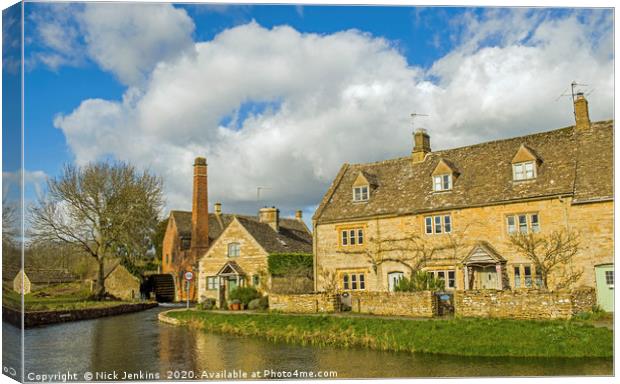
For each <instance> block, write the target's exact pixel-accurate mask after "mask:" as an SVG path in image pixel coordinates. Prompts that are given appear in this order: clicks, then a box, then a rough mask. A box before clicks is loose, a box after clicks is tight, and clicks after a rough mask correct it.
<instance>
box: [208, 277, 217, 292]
mask: <svg viewBox="0 0 620 384" xmlns="http://www.w3.org/2000/svg"><path fill="white" fill-rule="evenodd" d="M207 289H208V290H214V289H217V276H209V277H207Z"/></svg>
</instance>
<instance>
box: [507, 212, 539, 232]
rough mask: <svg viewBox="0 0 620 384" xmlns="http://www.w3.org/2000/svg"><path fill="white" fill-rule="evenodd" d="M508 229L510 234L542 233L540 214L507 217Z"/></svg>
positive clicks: (520, 214) (521, 214)
mask: <svg viewBox="0 0 620 384" xmlns="http://www.w3.org/2000/svg"><path fill="white" fill-rule="evenodd" d="M506 229H507V231H508V234H511V235H512V234H514V233H517V232H519V233H524V234H527V233H530V232H532V233H537V232H540V221H539V217H538V213H519V214H516V215H509V216H506Z"/></svg>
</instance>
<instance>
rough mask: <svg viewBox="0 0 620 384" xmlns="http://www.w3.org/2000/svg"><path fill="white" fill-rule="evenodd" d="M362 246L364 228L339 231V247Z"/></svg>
mask: <svg viewBox="0 0 620 384" xmlns="http://www.w3.org/2000/svg"><path fill="white" fill-rule="evenodd" d="M356 245H364V228H347V229H341V230H340V246H342V247H348V246H356Z"/></svg>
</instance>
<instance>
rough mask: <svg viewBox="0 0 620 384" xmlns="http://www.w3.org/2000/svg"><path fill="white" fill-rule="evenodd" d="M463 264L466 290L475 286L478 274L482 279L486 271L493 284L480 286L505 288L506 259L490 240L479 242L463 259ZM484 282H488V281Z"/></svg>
mask: <svg viewBox="0 0 620 384" xmlns="http://www.w3.org/2000/svg"><path fill="white" fill-rule="evenodd" d="M461 264H462V265H463V272H464V273H463V276H464V279H465V289H466V290H467V289H473V288H474V283H475V279H476V277H475V276H476V275H478V278H480V279H481V276H482V273H486V276H488V278H489V281H490V282H491V286H488V285H483V286H479V287H478V288H486V289H499V290H501V289H503V278H502V277H503V270H504V269H505V265H506V259H504V258H503V257H502V256H501V255H500V254H499V253H498V252H497V251H496V250H495V248H493V247H492V246H491V244H489V243H488V242H486V241H480V242H478V244H476V245H475V246H474V247H473V248H472V250H471V251H470V252H469V254H468V255H467V256H466V257H465V258H464V259H463V261H462V262H461ZM481 282H482V280H481ZM482 283H483V284H485V283H486V284H488V281H485V282H482ZM478 285H480V284H478Z"/></svg>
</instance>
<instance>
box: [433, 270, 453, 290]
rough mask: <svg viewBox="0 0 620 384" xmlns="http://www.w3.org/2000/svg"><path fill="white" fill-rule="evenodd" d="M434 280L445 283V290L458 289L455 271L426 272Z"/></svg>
mask: <svg viewBox="0 0 620 384" xmlns="http://www.w3.org/2000/svg"><path fill="white" fill-rule="evenodd" d="M426 272H427V273H428V274H429V275H430V276H432V277H433V278H434V279H437V280H441V281H443V288H444V289H447V288H455V287H456V272H455V271H426ZM446 276H447V278H446Z"/></svg>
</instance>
